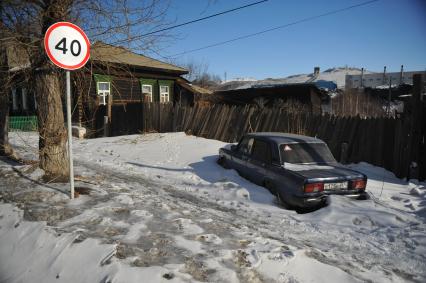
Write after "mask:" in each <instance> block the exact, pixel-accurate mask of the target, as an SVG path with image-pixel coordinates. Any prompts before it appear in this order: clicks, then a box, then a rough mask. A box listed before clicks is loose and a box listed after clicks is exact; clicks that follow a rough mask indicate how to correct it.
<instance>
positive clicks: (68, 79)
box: [66, 71, 74, 199]
mask: <svg viewBox="0 0 426 283" xmlns="http://www.w3.org/2000/svg"><path fill="white" fill-rule="evenodd" d="M66 73H67V128H68V154H69V156H68V158H69V167H70V189H71V199H73V198H74V166H73V162H72V129H71V82H70V80H71V79H70V71H67V72H66Z"/></svg>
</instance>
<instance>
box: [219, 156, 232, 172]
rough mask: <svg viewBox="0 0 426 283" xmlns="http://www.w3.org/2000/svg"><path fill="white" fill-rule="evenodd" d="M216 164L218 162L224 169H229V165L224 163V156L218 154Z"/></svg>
mask: <svg viewBox="0 0 426 283" xmlns="http://www.w3.org/2000/svg"><path fill="white" fill-rule="evenodd" d="M217 164H219V165H220V166H222V167H223V168H225V169H229V166H228V165H227V164H226V158H225V157H223V156H220V157H219V159H218V160H217Z"/></svg>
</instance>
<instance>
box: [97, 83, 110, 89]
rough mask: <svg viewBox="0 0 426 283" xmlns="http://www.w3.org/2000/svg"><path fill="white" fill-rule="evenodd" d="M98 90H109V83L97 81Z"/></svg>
mask: <svg viewBox="0 0 426 283" xmlns="http://www.w3.org/2000/svg"><path fill="white" fill-rule="evenodd" d="M98 89H99V91H105V90H107V91H109V83H98Z"/></svg>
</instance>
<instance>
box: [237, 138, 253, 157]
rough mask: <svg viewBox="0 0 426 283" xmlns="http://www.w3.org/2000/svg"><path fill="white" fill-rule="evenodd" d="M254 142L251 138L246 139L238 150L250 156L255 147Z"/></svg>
mask: <svg viewBox="0 0 426 283" xmlns="http://www.w3.org/2000/svg"><path fill="white" fill-rule="evenodd" d="M253 141H254V139H253V138H250V137H246V138H244V139H243V140H242V141H241V143H240V145H239V146H238V150H239V151H240V152H242V153H246V154H249V153H250V152H251V148H252V146H253Z"/></svg>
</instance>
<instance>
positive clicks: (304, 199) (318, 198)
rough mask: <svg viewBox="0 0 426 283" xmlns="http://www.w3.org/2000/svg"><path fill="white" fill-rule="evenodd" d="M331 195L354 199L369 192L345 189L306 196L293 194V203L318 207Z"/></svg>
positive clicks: (303, 206)
mask: <svg viewBox="0 0 426 283" xmlns="http://www.w3.org/2000/svg"><path fill="white" fill-rule="evenodd" d="M329 195H343V196H345V197H349V198H352V199H365V198H366V196H367V193H366V192H365V191H356V190H353V191H352V190H350V191H343V192H333V193H329V192H326V193H320V194H312V195H304V196H300V197H298V196H293V197H292V200H291V202H292V205H294V206H297V207H301V208H309V207H316V206H319V205H322V204H324V203H325V202H326V201H327V198H328V196H329Z"/></svg>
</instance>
